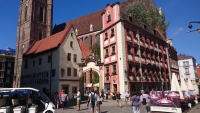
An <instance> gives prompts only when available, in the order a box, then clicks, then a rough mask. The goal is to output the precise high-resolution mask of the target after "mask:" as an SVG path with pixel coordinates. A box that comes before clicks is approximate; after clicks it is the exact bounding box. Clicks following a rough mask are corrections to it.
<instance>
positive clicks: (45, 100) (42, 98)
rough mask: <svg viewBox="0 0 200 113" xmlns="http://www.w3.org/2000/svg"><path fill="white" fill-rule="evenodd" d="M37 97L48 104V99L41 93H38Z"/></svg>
mask: <svg viewBox="0 0 200 113" xmlns="http://www.w3.org/2000/svg"><path fill="white" fill-rule="evenodd" d="M38 97H39V99H40V100H42V101H43V102H46V103H48V102H50V100H49V98H48V97H47V96H46V95H45V94H44V93H42V92H41V91H38Z"/></svg>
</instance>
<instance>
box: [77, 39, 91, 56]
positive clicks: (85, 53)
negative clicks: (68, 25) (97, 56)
mask: <svg viewBox="0 0 200 113" xmlns="http://www.w3.org/2000/svg"><path fill="white" fill-rule="evenodd" d="M79 45H80V48H81V52H82V58H86V57H87V56H89V55H90V54H91V53H92V52H91V50H90V48H89V46H88V45H87V44H86V43H85V42H80V44H79Z"/></svg>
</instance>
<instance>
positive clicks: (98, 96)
mask: <svg viewBox="0 0 200 113" xmlns="http://www.w3.org/2000/svg"><path fill="white" fill-rule="evenodd" d="M101 104H102V102H101V96H100V94H99V92H98V91H96V106H97V109H96V113H100V105H101Z"/></svg>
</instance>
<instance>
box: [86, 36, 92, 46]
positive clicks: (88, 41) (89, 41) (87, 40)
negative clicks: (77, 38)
mask: <svg viewBox="0 0 200 113" xmlns="http://www.w3.org/2000/svg"><path fill="white" fill-rule="evenodd" d="M85 43H86V44H87V45H88V46H89V47H90V46H91V40H90V38H89V37H86V38H85Z"/></svg>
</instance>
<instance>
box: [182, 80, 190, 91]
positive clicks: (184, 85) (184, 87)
mask: <svg viewBox="0 0 200 113" xmlns="http://www.w3.org/2000/svg"><path fill="white" fill-rule="evenodd" d="M181 90H182V91H188V87H187V86H186V83H185V80H184V78H183V77H181Z"/></svg>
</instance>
